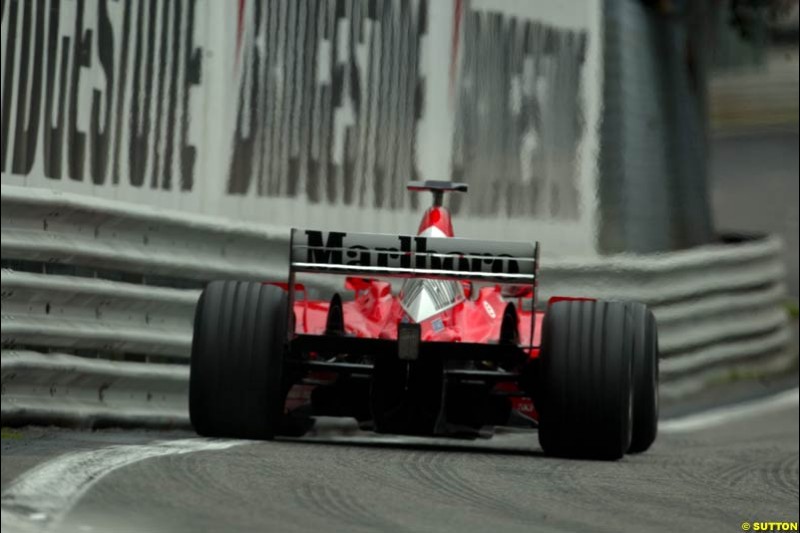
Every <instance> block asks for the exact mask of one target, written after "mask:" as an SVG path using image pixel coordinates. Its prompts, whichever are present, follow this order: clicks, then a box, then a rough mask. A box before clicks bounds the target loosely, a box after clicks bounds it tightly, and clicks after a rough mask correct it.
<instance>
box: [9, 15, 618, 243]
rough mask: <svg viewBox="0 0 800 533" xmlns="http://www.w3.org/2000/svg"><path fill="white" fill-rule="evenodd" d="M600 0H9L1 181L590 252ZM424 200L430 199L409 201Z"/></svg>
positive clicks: (311, 222) (196, 209) (262, 218)
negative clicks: (415, 185)
mask: <svg viewBox="0 0 800 533" xmlns="http://www.w3.org/2000/svg"><path fill="white" fill-rule="evenodd" d="M600 33H601V32H600V0H579V1H574V2H568V3H567V2H560V1H557V0H538V1H524V0H515V1H512V0H509V1H502V2H500V1H496V0H495V1H489V0H473V1H469V0H452V1H450V0H441V1H438V0H437V1H435V2H434V1H430V0H397V1H390V0H386V1H375V0H322V1H317V0H275V1H269V2H258V1H253V0H243V1H238V2H237V1H212V0H140V1H137V0H118V1H112V0H97V1H91V0H85V1H84V0H61V1H58V0H38V1H21V0H7V1H4V2H3V3H2V35H1V39H2V41H1V42H2V68H1V69H0V75H2V95H1V101H2V122H1V123H0V126H2V142H1V143H0V147H1V148H2V161H1V163H2V183H3V184H6V185H24V186H28V187H37V188H48V189H56V190H61V191H66V192H72V193H77V194H83V195H89V196H97V197H102V198H105V199H115V200H121V201H124V202H129V203H136V204H145V205H152V206H160V207H165V208H169V209H176V210H180V211H187V212H191V213H200V214H206V215H212V216H218V217H226V218H231V219H237V220H246V221H255V222H261V223H268V224H271V225H278V226H286V227H288V226H290V225H296V226H323V225H324V226H327V227H330V226H337V227H341V228H343V229H365V228H368V229H370V230H373V231H384V232H408V231H412V230H413V229H414V228H415V227H416V224H417V221H418V216H419V211H420V204H419V201H418V200H417V199H415V198H413V197H411V196H410V195H408V194H407V193H406V192H405V188H404V186H405V183H406V182H407V181H409V180H410V179H420V178H423V179H442V178H449V177H452V178H453V179H458V180H463V181H467V182H468V183H470V185H471V187H472V192H471V193H470V195H469V196H468V197H466V198H465V199H463V200H455V201H454V203H453V208H454V209H455V210H456V212H457V213H458V215H459V218H458V220H457V226H456V229H457V231H458V232H459V233H460V234H461V235H464V236H474V237H484V238H487V237H488V238H493V237H495V236H498V235H502V236H503V237H504V238H507V239H514V238H517V239H534V238H538V239H540V240H542V241H543V243H544V245H545V250H546V251H547V250H549V253H550V254H553V255H556V254H561V255H591V254H594V253H595V251H596V244H595V232H594V227H595V226H596V220H595V218H596V217H595V213H596V199H595V190H596V181H597V175H596V172H597V171H596V159H597V150H598V141H597V124H598V117H599V112H600V101H599V99H600V94H601V87H600V85H601V79H602V76H601V72H602V65H601V57H602V50H601V46H602V42H601V39H600ZM420 201H422V202H427V199H424V198H423V199H421V200H420Z"/></svg>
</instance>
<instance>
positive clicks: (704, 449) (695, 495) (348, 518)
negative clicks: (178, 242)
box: [2, 388, 799, 533]
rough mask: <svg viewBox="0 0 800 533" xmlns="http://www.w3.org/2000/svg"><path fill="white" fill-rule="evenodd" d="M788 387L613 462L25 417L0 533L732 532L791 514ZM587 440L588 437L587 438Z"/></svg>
mask: <svg viewBox="0 0 800 533" xmlns="http://www.w3.org/2000/svg"><path fill="white" fill-rule="evenodd" d="M798 414H799V413H798V394H797V389H796V388H795V389H792V390H790V391H788V392H783V393H781V394H780V395H778V396H772V397H770V398H769V399H766V400H764V399H761V400H757V401H756V402H755V403H753V402H748V403H744V404H739V406H738V407H732V408H731V407H725V408H723V409H721V410H719V409H717V410H712V411H703V412H701V413H695V414H692V415H689V416H688V417H681V418H679V419H674V420H672V421H670V422H668V423H666V424H664V425H663V429H664V430H663V431H662V433H661V434H660V435H659V438H658V440H657V441H656V444H655V446H654V448H653V449H651V451H650V452H648V453H646V454H644V455H640V456H627V457H626V458H625V459H623V460H622V461H619V462H613V463H604V462H595V461H570V460H561V459H553V458H549V457H545V456H543V455H542V454H541V452H540V450H539V448H538V445H537V440H536V435H535V434H534V433H533V432H522V431H520V430H515V431H511V430H506V431H501V432H499V433H498V434H496V435H495V436H494V437H493V438H492V439H480V440H477V441H456V442H453V441H448V440H429V439H410V438H402V437H374V436H372V435H371V434H364V433H360V432H358V431H357V430H355V428H354V427H353V426H352V425H350V424H348V423H346V422H336V423H329V422H331V421H324V422H323V423H321V429H320V430H319V431H318V432H317V433H316V434H314V435H311V436H310V437H307V439H306V441H304V442H287V441H282V442H246V441H232V440H230V441H226V440H208V439H199V438H196V437H195V436H193V435H192V434H191V433H188V432H177V431H176V432H146V431H124V430H105V431H94V432H82V431H70V430H59V429H49V428H28V429H23V430H21V431H19V432H18V433H14V434H11V435H9V434H8V433H6V435H5V436H4V438H3V448H2V530H3V533H12V532H14V531H23V532H24V531H70V532H72V531H74V532H105V531H108V532H117V531H119V532H122V531H137V532H139V531H165V532H174V531H197V532H227V531H281V532H283V531H286V532H293V531H431V532H433V531H435V532H440V531H454V532H455V531H457V532H473V531H475V532H478V531H480V532H483V531H492V532H500V531H569V532H573V531H609V532H616V531H636V532H641V531H669V532H675V531H741V530H742V528H741V523H742V522H745V521H747V522H752V521H762V522H763V521H790V522H796V521H797V520H798V453H799V450H798ZM587 438H591V435H587Z"/></svg>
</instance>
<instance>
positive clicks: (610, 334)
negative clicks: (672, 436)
mask: <svg viewBox="0 0 800 533" xmlns="http://www.w3.org/2000/svg"><path fill="white" fill-rule="evenodd" d="M633 339H634V336H633V331H632V329H631V313H630V310H629V308H628V307H627V305H626V304H624V303H619V302H603V301H580V300H565V301H559V302H556V303H554V304H552V305H551V306H550V307H549V308H548V310H547V313H546V315H545V318H544V322H543V325H542V350H541V355H540V366H539V369H538V370H539V371H538V379H537V381H538V391H537V395H536V397H537V400H538V403H537V405H536V409H537V411H538V412H539V443H540V444H541V446H542V449H543V450H544V451H545V453H547V454H548V455H554V456H560V457H570V458H587V459H603V460H616V459H619V458H621V457H622V456H623V455H624V454H625V452H626V451H627V450H628V448H629V447H630V443H631V433H632V422H633V414H632V408H633V387H632V359H633V344H634V342H633Z"/></svg>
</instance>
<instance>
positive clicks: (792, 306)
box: [784, 300, 800, 319]
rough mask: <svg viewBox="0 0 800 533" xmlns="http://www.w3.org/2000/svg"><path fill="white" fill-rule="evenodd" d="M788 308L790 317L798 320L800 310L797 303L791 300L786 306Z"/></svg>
mask: <svg viewBox="0 0 800 533" xmlns="http://www.w3.org/2000/svg"><path fill="white" fill-rule="evenodd" d="M784 306H785V307H786V312H787V313H789V316H790V317H792V318H794V319H796V318H797V317H799V316H800V309H798V307H797V302H795V301H792V300H789V301H788V302H786V303H785V304H784Z"/></svg>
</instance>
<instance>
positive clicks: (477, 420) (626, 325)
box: [189, 181, 658, 459]
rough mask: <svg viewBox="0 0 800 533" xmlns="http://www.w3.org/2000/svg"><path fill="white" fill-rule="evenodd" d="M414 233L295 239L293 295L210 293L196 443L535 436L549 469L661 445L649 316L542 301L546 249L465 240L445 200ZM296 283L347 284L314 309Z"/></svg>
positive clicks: (198, 336)
mask: <svg viewBox="0 0 800 533" xmlns="http://www.w3.org/2000/svg"><path fill="white" fill-rule="evenodd" d="M409 189H410V190H412V191H430V192H432V193H433V200H434V201H433V205H432V206H431V207H430V208H429V209H428V210H427V211H426V212H425V215H424V216H423V219H422V223H421V224H420V227H419V231H418V233H417V235H378V234H366V233H363V234H362V233H358V234H356V233H349V232H336V231H317V230H297V229H293V230H292V232H291V244H290V259H289V276H288V281H282V282H278V283H267V282H265V283H253V282H236V281H219V282H212V283H211V284H209V285H208V287H207V288H206V289H205V290H204V291H203V293H202V296H201V297H200V300H199V302H198V305H197V310H196V315H195V323H194V339H193V343H192V359H191V378H190V390H189V393H190V394H189V399H190V415H191V421H192V424H193V426H194V428H195V429H196V431H197V432H198V433H199V434H201V435H207V436H220V437H244V438H262V439H270V438H272V437H274V436H276V435H280V434H296V433H297V432H298V431H302V429H303V428H304V427H307V426H305V425H304V422H307V421H309V420H312V419H313V417H316V416H347V417H354V418H356V419H357V420H358V421H359V422H360V423H361V425H362V427H365V428H370V429H373V430H374V431H377V432H383V433H397V434H413V435H445V436H462V437H463V436H477V435H478V434H479V431H480V429H481V428H485V427H491V426H494V425H509V424H516V425H526V426H529V427H532V428H533V427H536V428H538V433H539V442H540V444H541V446H542V448H543V449H544V451H545V452H546V453H548V454H553V455H560V456H569V457H596V458H603V459H618V458H620V457H621V456H622V455H623V454H625V453H626V452H628V453H636V452H642V451H644V450H646V449H647V448H649V447H650V445H651V444H652V442H653V440H654V439H655V436H656V430H657V421H658V340H657V332H656V324H655V320H654V318H653V315H652V313H651V312H650V311H649V310H648V309H647V308H646V307H645V306H644V305H642V304H638V303H628V302H605V301H599V300H594V299H589V298H574V297H573V298H567V297H558V298H551V299H550V301H549V302H548V303H547V305H546V308H545V309H543V310H542V309H539V308H538V306H537V302H536V294H537V282H538V277H537V276H538V264H539V245H538V243H535V242H494V241H478V240H471V239H457V238H455V237H454V234H453V227H452V223H451V219H450V213H449V212H448V211H447V209H446V208H445V207H443V205H442V198H443V195H444V193H445V192H446V191H461V192H466V190H467V187H466V185H463V184H456V183H451V182H443V181H426V182H414V183H412V184H411V185H410V186H409ZM304 273H318V274H319V273H321V274H328V275H329V274H339V275H344V276H346V279H345V284H344V288H345V292H343V294H338V293H337V294H334V295H333V296H332V297H331V298H330V299H326V300H323V301H320V300H311V299H309V298H307V297H306V292H307V291H306V289H305V286H304V285H302V284H299V283H298V282H297V279H296V277H297V275H298V274H304Z"/></svg>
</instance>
